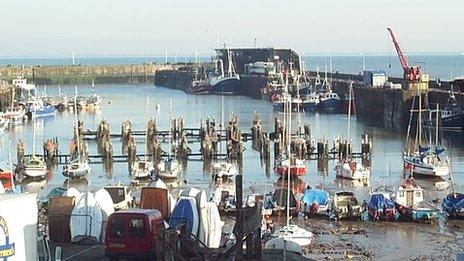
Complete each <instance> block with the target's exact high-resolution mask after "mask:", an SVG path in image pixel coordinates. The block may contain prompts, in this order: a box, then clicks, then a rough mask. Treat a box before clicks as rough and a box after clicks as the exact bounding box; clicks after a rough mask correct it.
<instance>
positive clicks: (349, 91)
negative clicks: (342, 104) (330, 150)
mask: <svg viewBox="0 0 464 261" xmlns="http://www.w3.org/2000/svg"><path fill="white" fill-rule="evenodd" d="M352 92H353V81H351V82H350V86H349V87H348V131H347V134H346V136H347V137H346V139H347V142H349V141H350V129H351V128H350V127H351V95H352V94H353V93H352Z"/></svg>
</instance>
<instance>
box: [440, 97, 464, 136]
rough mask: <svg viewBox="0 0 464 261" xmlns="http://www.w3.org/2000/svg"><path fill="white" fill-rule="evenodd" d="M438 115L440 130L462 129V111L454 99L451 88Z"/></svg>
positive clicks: (463, 122)
mask: <svg viewBox="0 0 464 261" xmlns="http://www.w3.org/2000/svg"><path fill="white" fill-rule="evenodd" d="M440 117H441V128H442V130H444V131H462V127H463V124H464V111H463V110H462V108H461V106H460V105H459V103H458V102H457V101H456V97H455V96H454V94H453V90H451V92H450V96H449V97H448V100H447V101H446V104H445V107H443V109H442V110H441V113H440Z"/></svg>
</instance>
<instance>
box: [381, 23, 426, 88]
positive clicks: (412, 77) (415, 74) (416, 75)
mask: <svg viewBox="0 0 464 261" xmlns="http://www.w3.org/2000/svg"><path fill="white" fill-rule="evenodd" d="M387 30H388V32H390V36H391V38H392V41H393V44H394V45H395V48H396V53H397V54H398V59H399V60H400V63H401V67H403V73H404V76H403V77H404V79H407V80H409V81H418V80H419V79H420V74H421V73H420V68H419V66H411V67H410V66H409V63H408V57H407V56H406V54H404V53H403V51H402V50H401V47H400V45H399V44H398V42H397V41H396V38H395V35H394V34H393V31H392V29H390V28H387Z"/></svg>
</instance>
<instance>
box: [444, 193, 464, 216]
mask: <svg viewBox="0 0 464 261" xmlns="http://www.w3.org/2000/svg"><path fill="white" fill-rule="evenodd" d="M441 206H442V208H443V211H445V212H446V213H448V215H449V217H450V218H456V219H464V194H463V193H451V194H448V195H447V196H446V197H445V198H444V199H443V203H442V204H441Z"/></svg>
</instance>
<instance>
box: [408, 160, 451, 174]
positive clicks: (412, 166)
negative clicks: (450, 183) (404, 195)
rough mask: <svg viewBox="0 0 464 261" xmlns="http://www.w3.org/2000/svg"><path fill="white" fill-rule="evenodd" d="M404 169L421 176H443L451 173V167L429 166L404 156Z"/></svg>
mask: <svg viewBox="0 0 464 261" xmlns="http://www.w3.org/2000/svg"><path fill="white" fill-rule="evenodd" d="M403 162H404V165H403V167H404V171H405V172H406V173H409V174H412V175H413V176H421V177H425V178H442V177H444V176H447V175H448V174H449V168H448V167H446V166H442V167H429V166H424V165H421V164H416V163H415V162H414V161H413V159H411V158H408V157H406V158H404V159H403Z"/></svg>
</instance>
